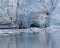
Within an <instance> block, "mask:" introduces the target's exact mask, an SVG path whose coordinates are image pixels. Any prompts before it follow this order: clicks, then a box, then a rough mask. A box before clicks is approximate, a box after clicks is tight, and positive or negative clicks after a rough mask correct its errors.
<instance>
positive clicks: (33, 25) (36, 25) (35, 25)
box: [30, 23, 40, 28]
mask: <svg viewBox="0 0 60 48" xmlns="http://www.w3.org/2000/svg"><path fill="white" fill-rule="evenodd" d="M30 27H38V28H39V27H40V26H39V24H37V23H33V24H31V25H30Z"/></svg>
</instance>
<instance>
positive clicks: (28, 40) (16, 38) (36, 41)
mask: <svg viewBox="0 0 60 48" xmlns="http://www.w3.org/2000/svg"><path fill="white" fill-rule="evenodd" d="M0 48H48V46H47V42H46V39H45V35H44V36H43V35H39V36H38V35H26V36H25V35H24V36H20V35H3V36H2V35H1V36H0Z"/></svg>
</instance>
